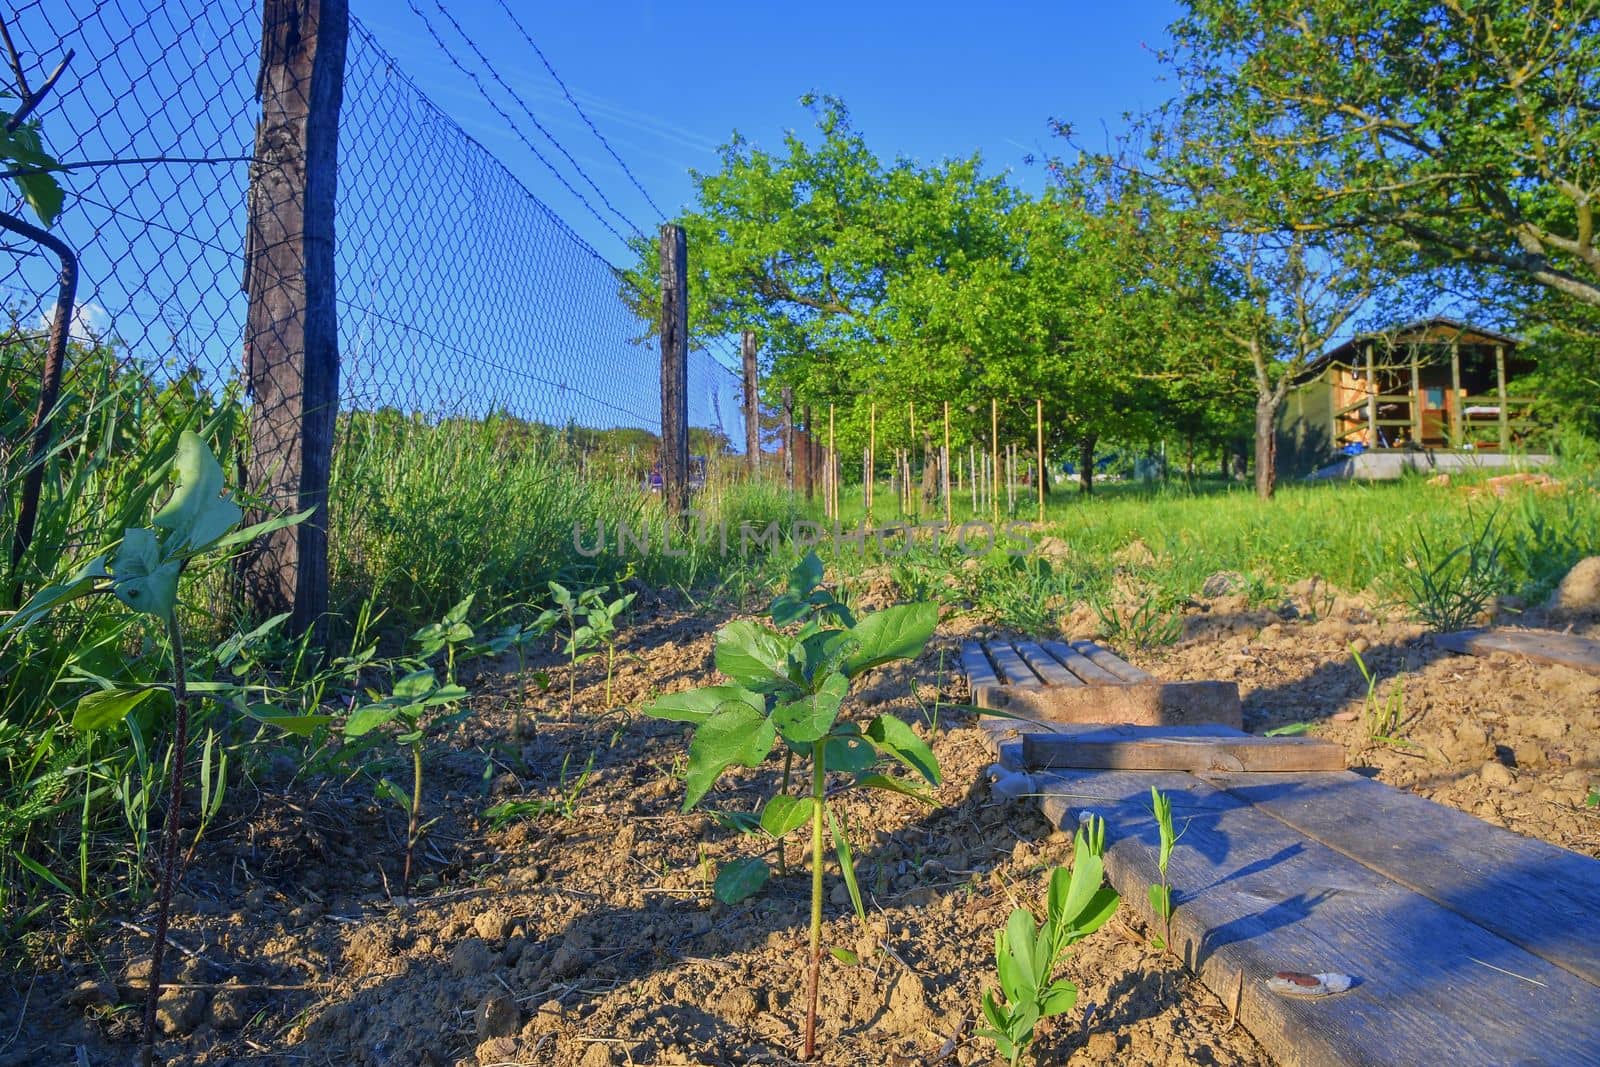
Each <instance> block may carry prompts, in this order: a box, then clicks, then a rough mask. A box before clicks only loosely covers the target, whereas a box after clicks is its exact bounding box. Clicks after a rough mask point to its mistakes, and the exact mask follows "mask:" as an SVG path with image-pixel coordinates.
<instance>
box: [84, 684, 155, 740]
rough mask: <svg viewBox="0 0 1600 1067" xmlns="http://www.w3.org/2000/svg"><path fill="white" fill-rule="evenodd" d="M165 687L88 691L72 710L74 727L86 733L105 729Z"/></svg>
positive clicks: (125, 716) (124, 717)
mask: <svg viewBox="0 0 1600 1067" xmlns="http://www.w3.org/2000/svg"><path fill="white" fill-rule="evenodd" d="M164 692H166V690H165V689H162V688H157V687H145V688H142V689H109V690H100V691H98V692H94V693H86V694H84V695H83V696H82V697H80V698H79V699H78V703H77V705H76V706H75V707H74V708H73V711H72V728H73V729H74V730H79V731H82V732H84V733H89V732H91V731H94V730H104V729H106V728H107V727H109V726H115V725H116V724H117V723H119V722H121V721H122V720H123V719H126V718H127V717H128V715H129V714H130V713H131V712H132V711H133V709H135V708H137V707H138V706H139V705H140V704H143V703H144V702H145V701H146V700H149V699H150V698H151V697H152V696H154V695H155V694H157V693H164Z"/></svg>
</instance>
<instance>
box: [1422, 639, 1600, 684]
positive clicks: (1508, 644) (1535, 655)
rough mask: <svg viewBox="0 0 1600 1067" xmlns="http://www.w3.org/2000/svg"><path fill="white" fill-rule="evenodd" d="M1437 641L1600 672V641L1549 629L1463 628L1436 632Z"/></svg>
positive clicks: (1467, 651) (1468, 651)
mask: <svg viewBox="0 0 1600 1067" xmlns="http://www.w3.org/2000/svg"><path fill="white" fill-rule="evenodd" d="M1433 643H1434V644H1436V645H1438V646H1439V647H1440V648H1442V649H1446V650H1447V651H1450V652H1460V653H1462V654H1464V655H1472V656H1487V655H1491V654H1493V653H1495V652H1507V653H1510V654H1511V655H1513V656H1522V657H1523V658H1525V659H1529V660H1532V661H1533V662H1534V663H1549V664H1556V665H1559V666H1562V667H1571V668H1572V669H1573V670H1577V671H1587V672H1589V673H1590V674H1600V641H1591V640H1588V639H1586V638H1582V637H1574V636H1573V635H1571V634H1558V633H1551V632H1549V631H1548V630H1462V631H1459V632H1458V633H1453V634H1436V635H1434V638H1433Z"/></svg>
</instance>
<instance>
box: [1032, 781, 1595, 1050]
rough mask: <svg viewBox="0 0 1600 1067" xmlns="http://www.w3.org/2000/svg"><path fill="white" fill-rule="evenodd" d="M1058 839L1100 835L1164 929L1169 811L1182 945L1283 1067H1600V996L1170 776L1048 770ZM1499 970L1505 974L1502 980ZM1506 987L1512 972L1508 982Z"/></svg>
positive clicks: (1133, 898) (1227, 800) (1130, 895)
mask: <svg viewBox="0 0 1600 1067" xmlns="http://www.w3.org/2000/svg"><path fill="white" fill-rule="evenodd" d="M1036 782H1037V785H1038V787H1040V788H1042V789H1043V790H1045V791H1047V793H1048V794H1050V795H1046V796H1044V797H1042V798H1041V800H1040V804H1041V807H1042V808H1043V809H1044V811H1045V814H1046V815H1047V816H1048V817H1050V818H1051V819H1052V820H1053V821H1054V822H1055V823H1056V824H1057V825H1059V826H1061V827H1063V828H1064V829H1071V828H1074V827H1076V826H1077V816H1078V815H1079V813H1081V812H1086V811H1087V812H1093V813H1095V814H1097V815H1101V816H1103V817H1105V819H1106V821H1107V835H1106V836H1107V841H1108V846H1107V851H1106V871H1107V875H1108V877H1109V878H1110V880H1111V882H1112V884H1113V885H1115V886H1116V887H1117V889H1118V891H1119V892H1121V893H1122V906H1123V907H1124V908H1131V909H1133V910H1134V911H1135V912H1137V913H1139V914H1140V915H1141V916H1143V917H1144V919H1145V921H1146V922H1147V923H1148V924H1149V925H1150V928H1151V929H1152V930H1159V929H1161V924H1160V923H1159V922H1158V921H1157V920H1156V919H1155V916H1154V915H1153V914H1152V913H1151V911H1150V906H1149V901H1148V896H1147V892H1146V890H1147V888H1148V886H1150V885H1151V884H1152V883H1154V882H1155V881H1157V879H1158V874H1157V868H1156V854H1157V851H1158V844H1159V833H1158V831H1157V829H1156V826H1155V820H1154V818H1153V817H1152V815H1151V812H1150V787H1151V786H1152V785H1154V786H1156V787H1158V788H1160V789H1161V790H1163V791H1164V792H1165V793H1166V794H1167V795H1168V796H1169V797H1170V798H1171V800H1172V806H1173V814H1174V817H1175V819H1176V821H1177V823H1178V826H1179V828H1180V829H1181V830H1182V832H1183V837H1182V838H1181V839H1180V840H1179V842H1178V844H1177V847H1176V849H1175V850H1174V851H1173V853H1172V859H1171V864H1170V867H1169V876H1170V884H1171V885H1172V887H1173V896H1174V900H1175V902H1176V910H1175V912H1174V913H1173V917H1172V935H1173V936H1172V942H1173V946H1174V950H1175V951H1177V952H1178V953H1179V954H1180V955H1181V956H1182V957H1183V958H1184V959H1185V961H1186V962H1187V963H1188V964H1189V966H1190V967H1191V968H1193V969H1194V970H1195V971H1196V972H1197V973H1198V974H1199V975H1200V977H1201V980H1202V981H1204V982H1205V984H1206V985H1207V986H1208V987H1210V988H1211V990H1212V991H1213V992H1214V993H1216V995H1217V997H1218V998H1219V999H1220V1000H1221V1001H1222V1002H1223V1003H1225V1004H1227V1005H1229V1006H1230V1007H1231V1006H1233V1005H1234V1004H1235V1003H1236V1002H1237V1004H1238V1007H1239V1019H1240V1021H1241V1022H1242V1023H1243V1024H1244V1025H1245V1027H1246V1028H1248V1029H1249V1031H1250V1032H1251V1033H1252V1034H1253V1035H1254V1036H1255V1037H1256V1039H1257V1040H1258V1041H1260V1043H1261V1044H1262V1045H1263V1047H1265V1048H1266V1050H1267V1051H1268V1052H1269V1053H1270V1054H1271V1055H1272V1056H1273V1057H1274V1058H1275V1059H1277V1060H1278V1062H1279V1063H1282V1064H1296V1065H1302V1067H1331V1065H1335V1064H1340V1065H1344V1064H1397V1065H1412V1064H1415V1065H1419V1067H1421V1065H1429V1067H1432V1065H1437V1064H1463V1065H1465V1064H1488V1063H1497V1064H1498V1063H1506V1064H1511V1063H1516V1064H1535V1063H1549V1064H1570V1063H1600V1025H1597V1024H1596V1020H1597V1019H1600V989H1597V988H1596V987H1595V986H1593V985H1591V984H1589V983H1587V982H1585V981H1583V980H1582V979H1580V978H1577V977H1576V976H1574V975H1571V974H1569V973H1567V972H1566V971H1564V970H1561V969H1560V968H1558V967H1556V966H1554V965H1553V964H1551V963H1549V962H1547V961H1545V960H1543V959H1540V958H1539V957H1537V956H1533V955H1531V954H1529V953H1527V952H1524V951H1523V950H1522V949H1520V948H1518V947H1516V946H1515V945H1512V944H1511V943H1509V942H1507V941H1505V940H1504V939H1503V938H1500V937H1497V936H1496V935H1494V934H1492V933H1490V932H1489V931H1487V930H1485V929H1483V928H1482V927H1480V926H1478V925H1476V924H1474V923H1471V922H1469V921H1467V920H1466V919H1464V918H1462V917H1461V916H1460V915H1458V914H1456V913H1454V912H1452V911H1449V910H1447V909H1445V908H1442V907H1440V906H1439V905H1437V904H1435V903H1434V902H1433V901H1431V900H1428V899H1426V898H1424V897H1421V896H1419V895H1417V894H1415V893H1413V892H1411V891H1410V890H1408V889H1406V888H1404V887H1402V886H1400V885H1398V884H1396V883H1395V882H1392V881H1390V880H1388V879H1386V878H1384V877H1382V876H1381V875H1379V874H1377V873H1376V872H1374V871H1372V870H1371V869H1369V868H1367V867H1365V866H1363V865H1361V864H1359V863H1356V862H1355V861H1354V860H1351V859H1349V858H1348V857H1345V856H1343V855H1341V854H1339V853H1337V852H1335V851H1333V850H1331V849H1328V848H1327V847H1325V846H1323V845H1321V844H1318V843H1317V842H1314V841H1308V840H1307V839H1306V838H1304V837H1303V836H1301V835H1300V834H1299V833H1297V832H1295V831H1293V830H1291V829H1290V828H1289V827H1288V826H1286V825H1284V824H1283V823H1282V822H1280V821H1279V820H1277V819H1275V818H1273V817H1272V816H1270V815H1267V814H1265V813H1264V812H1260V811H1256V810H1254V809H1252V808H1251V807H1250V806H1249V805H1248V804H1246V803H1244V802H1243V801H1242V800H1240V799H1239V798H1238V797H1236V796H1232V795H1230V794H1228V793H1224V792H1221V791H1219V790H1215V789H1212V788H1210V787H1209V786H1207V785H1205V784H1204V783H1203V782H1201V781H1200V780H1199V779H1197V778H1195V777H1194V776H1193V775H1188V774H1182V773H1178V772H1137V771H1082V772H1061V771H1054V772H1042V773H1040V774H1039V775H1037V776H1036ZM1495 968H1498V970H1496V969H1495ZM1280 970H1297V971H1313V972H1315V971H1323V972H1327V971H1332V972H1339V973H1344V974H1349V975H1352V976H1354V977H1355V979H1356V984H1355V986H1354V987H1353V988H1352V989H1350V990H1349V991H1348V992H1345V993H1340V994H1337V995H1335V996H1330V997H1326V998H1321V999H1317V1000H1297V999H1293V998H1286V997H1282V996H1279V995H1277V994H1274V993H1272V992H1270V991H1268V990H1267V989H1266V987H1265V980H1266V979H1267V978H1269V977H1270V976H1271V975H1273V974H1274V973H1275V972H1277V971H1280ZM1506 972H1510V973H1509V974H1508V973H1506Z"/></svg>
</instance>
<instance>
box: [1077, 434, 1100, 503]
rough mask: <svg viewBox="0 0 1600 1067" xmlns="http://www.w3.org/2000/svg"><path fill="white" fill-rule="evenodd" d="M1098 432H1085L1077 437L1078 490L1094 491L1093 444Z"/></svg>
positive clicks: (1097, 438) (1098, 436)
mask: <svg viewBox="0 0 1600 1067" xmlns="http://www.w3.org/2000/svg"><path fill="white" fill-rule="evenodd" d="M1099 439H1100V435H1099V434H1095V433H1086V434H1084V435H1083V436H1082V437H1080V438H1078V492H1080V493H1093V492H1094V446H1095V442H1096V441H1098V440H1099Z"/></svg>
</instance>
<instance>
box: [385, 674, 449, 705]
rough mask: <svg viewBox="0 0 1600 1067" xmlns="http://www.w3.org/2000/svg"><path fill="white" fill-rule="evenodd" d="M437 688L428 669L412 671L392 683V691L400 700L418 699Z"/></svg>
mask: <svg viewBox="0 0 1600 1067" xmlns="http://www.w3.org/2000/svg"><path fill="white" fill-rule="evenodd" d="M437 688H438V683H437V682H436V681H435V679H434V677H433V672H432V671H430V670H422V671H412V672H411V673H410V674H407V675H404V676H403V677H401V678H400V679H399V680H398V681H396V682H395V683H394V689H393V690H392V692H393V693H394V695H395V696H396V697H397V698H399V699H401V700H420V699H422V698H424V697H426V696H428V694H430V693H432V692H433V691H434V690H435V689H437Z"/></svg>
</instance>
